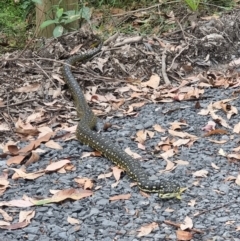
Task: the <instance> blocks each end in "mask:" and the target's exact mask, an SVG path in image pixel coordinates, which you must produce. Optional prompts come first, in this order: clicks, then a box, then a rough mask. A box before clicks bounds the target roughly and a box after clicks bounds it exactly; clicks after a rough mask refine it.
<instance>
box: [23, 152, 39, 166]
mask: <svg viewBox="0 0 240 241" xmlns="http://www.w3.org/2000/svg"><path fill="white" fill-rule="evenodd" d="M39 159H40V156H39V154H38V153H37V152H35V151H32V155H31V157H30V158H29V160H28V161H26V163H25V166H26V167H28V166H29V165H31V164H33V163H35V162H37V161H38V160H39Z"/></svg>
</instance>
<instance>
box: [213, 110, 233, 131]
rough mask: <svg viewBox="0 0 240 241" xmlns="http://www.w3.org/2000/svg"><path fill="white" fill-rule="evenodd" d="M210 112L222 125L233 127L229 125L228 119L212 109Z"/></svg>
mask: <svg viewBox="0 0 240 241" xmlns="http://www.w3.org/2000/svg"><path fill="white" fill-rule="evenodd" d="M210 114H211V117H212V118H213V120H215V121H217V122H218V123H220V124H221V125H222V126H224V127H226V128H229V129H231V127H230V126H229V125H228V123H227V121H226V120H224V119H223V118H222V117H221V116H219V115H216V114H215V112H214V111H210Z"/></svg>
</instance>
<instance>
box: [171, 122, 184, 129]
mask: <svg viewBox="0 0 240 241" xmlns="http://www.w3.org/2000/svg"><path fill="white" fill-rule="evenodd" d="M170 125H171V126H170V129H171V130H173V131H175V130H179V129H181V128H182V127H181V126H188V124H186V123H182V122H172V123H170Z"/></svg>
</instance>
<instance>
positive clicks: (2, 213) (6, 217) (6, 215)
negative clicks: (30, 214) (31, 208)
mask: <svg viewBox="0 0 240 241" xmlns="http://www.w3.org/2000/svg"><path fill="white" fill-rule="evenodd" d="M0 213H1V215H2V216H3V219H4V220H5V221H9V222H11V221H12V220H13V217H11V216H9V215H8V213H7V212H5V211H4V210H2V209H0ZM1 225H2V224H1Z"/></svg>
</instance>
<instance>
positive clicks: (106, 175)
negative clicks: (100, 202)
mask: <svg viewBox="0 0 240 241" xmlns="http://www.w3.org/2000/svg"><path fill="white" fill-rule="evenodd" d="M112 174H113V173H112V172H109V173H104V174H100V175H99V176H98V179H105V178H108V177H111V176H112Z"/></svg>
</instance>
